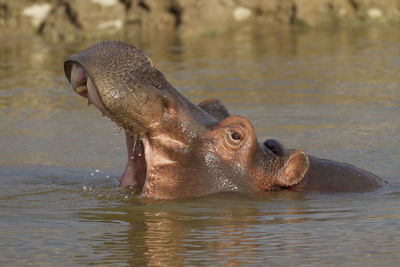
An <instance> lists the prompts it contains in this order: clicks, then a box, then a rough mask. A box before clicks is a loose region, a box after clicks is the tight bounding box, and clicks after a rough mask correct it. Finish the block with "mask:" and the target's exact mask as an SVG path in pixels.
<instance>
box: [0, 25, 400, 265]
mask: <svg viewBox="0 0 400 267" xmlns="http://www.w3.org/2000/svg"><path fill="white" fill-rule="evenodd" d="M0 40H1V42H0V58H1V59H2V60H1V61H0V117H1V120H0V135H1V144H0V152H1V154H2V157H1V158H0V164H1V166H2V167H0V181H1V185H2V186H1V187H0V212H1V214H2V216H1V219H0V240H1V242H0V248H1V250H0V251H1V252H0V265H7V264H10V265H13V264H15V263H17V264H18V265H25V264H29V263H31V264H34V265H39V264H46V265H55V264H57V265H77V264H93V263H102V264H110V265H111V264H113V265H115V264H116V265H132V266H142V265H150V266H180V265H212V266H215V265H223V266H225V265H231V266H237V265H260V264H262V263H264V264H266V263H269V264H271V265H297V264H310V265H321V264H332V265H333V264H335V265H337V264H343V265H352V264H353V265H357V266H359V265H362V264H363V265H371V266H376V265H385V266H390V265H393V266H395V265H397V264H398V262H400V258H399V255H398V251H399V250H400V242H399V241H400V240H399V237H398V235H396V234H394V233H396V232H397V231H398V228H399V226H400V223H399V222H400V220H399V219H400V208H399V207H400V194H399V193H398V192H399V190H398V188H397V187H396V186H398V183H399V179H400V178H399V175H398V173H400V164H399V162H400V144H399V142H398V140H399V137H400V93H399V88H400V83H399V79H398V77H399V76H398V73H400V49H399V47H400V32H399V31H394V30H393V29H390V28H388V29H379V28H371V29H349V30H346V31H324V32H322V31H310V32H285V31H284V32H268V33H265V32H264V33H263V32H257V33H252V32H242V33H239V34H236V35H234V36H230V35H227V36H214V37H208V38H204V39H201V40H192V41H191V40H174V39H173V38H171V39H170V40H169V42H153V43H140V44H139V45H140V46H141V48H143V49H144V50H145V51H146V53H147V54H148V55H149V56H150V57H151V58H152V59H153V61H154V62H155V64H156V66H157V67H158V68H159V69H160V70H161V71H162V72H163V73H164V74H165V75H166V77H167V79H168V80H169V81H170V82H171V83H172V84H173V85H174V86H176V87H177V88H178V89H179V90H180V91H182V92H183V94H185V95H186V96H187V97H188V98H189V99H190V100H192V101H193V102H200V101H201V100H203V99H204V98H208V97H216V98H219V99H221V100H222V101H223V102H224V103H226V105H227V106H228V108H229V109H230V110H231V112H232V113H233V114H238V115H244V116H246V117H248V118H249V119H250V120H251V121H252V122H253V124H254V126H255V128H256V132H257V135H258V137H259V139H260V141H262V140H264V139H265V138H271V137H272V138H277V139H279V140H280V141H281V142H282V143H283V144H285V145H286V146H287V147H296V148H302V149H304V150H306V151H309V152H311V153H312V154H315V155H318V156H323V157H329V158H333V159H337V160H341V161H346V162H349V163H352V164H355V165H358V166H360V167H363V168H366V169H368V170H370V171H373V172H375V173H377V174H378V175H380V176H381V177H383V178H384V179H386V180H388V181H389V182H390V183H391V184H393V185H394V186H395V187H393V188H388V189H387V190H384V191H382V192H377V193H368V194H338V195H335V194H333V195H319V194H308V195H304V194H298V193H291V192H269V193H265V194H258V195H252V196H249V195H236V194H221V195H215V196H208V197H203V198H197V199H186V200H179V201H149V200H141V199H137V198H136V197H135V196H134V195H132V194H131V192H129V190H128V191H126V190H119V189H118V188H117V187H116V185H117V180H118V176H119V175H120V174H121V172H122V169H123V167H124V161H125V150H124V137H123V135H122V134H121V131H120V129H118V128H117V127H115V126H114V125H113V123H111V122H110V121H109V120H108V119H106V118H103V117H101V116H100V114H99V112H98V111H97V110H95V109H94V108H87V103H86V102H85V100H84V99H81V98H79V97H77V96H76V95H75V94H74V93H73V92H72V90H70V89H69V88H68V87H69V86H68V83H67V81H66V79H65V78H64V74H63V66H62V63H63V60H64V59H65V58H66V57H67V56H68V55H70V54H72V53H75V52H77V51H80V50H81V49H83V48H85V47H87V46H89V45H90V44H91V43H64V44H58V43H57V44H51V43H46V42H44V41H41V40H29V45H27V40H8V39H6V38H4V37H0Z"/></svg>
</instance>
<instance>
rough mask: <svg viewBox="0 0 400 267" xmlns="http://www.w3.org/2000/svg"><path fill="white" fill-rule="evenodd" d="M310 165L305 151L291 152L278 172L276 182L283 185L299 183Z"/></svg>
mask: <svg viewBox="0 0 400 267" xmlns="http://www.w3.org/2000/svg"><path fill="white" fill-rule="evenodd" d="M309 166H310V163H309V159H308V156H307V154H306V153H305V152H304V151H301V150H295V151H293V152H291V153H290V154H289V156H288V157H287V159H286V160H285V163H284V166H283V167H282V169H281V171H280V172H279V174H278V177H277V180H276V184H277V185H279V186H282V187H288V186H292V185H295V184H298V183H299V182H300V181H301V180H302V179H303V178H304V175H305V174H306V172H307V170H308V167H309Z"/></svg>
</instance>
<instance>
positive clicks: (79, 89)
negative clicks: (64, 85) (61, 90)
mask: <svg viewBox="0 0 400 267" xmlns="http://www.w3.org/2000/svg"><path fill="white" fill-rule="evenodd" d="M75 91H76V92H77V93H78V94H80V93H82V92H85V91H87V87H86V85H82V86H79V87H78V88H76V89H75Z"/></svg>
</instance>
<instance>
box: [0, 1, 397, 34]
mask: <svg viewBox="0 0 400 267" xmlns="http://www.w3.org/2000/svg"><path fill="white" fill-rule="evenodd" d="M399 23H400V0H252V1H246V0H212V1H211V0H18V1H16V0H0V32H2V33H3V34H7V33H13V34H15V33H19V34H30V35H40V36H44V37H46V38H50V39H54V40H75V39H87V38H99V37H111V36H112V37H115V36H117V37H126V36H130V37H132V36H134V37H140V38H146V36H151V35H159V34H178V35H180V36H186V37H188V36H189V37H190V36H199V35H205V34H215V33H220V32H225V31H230V30H235V29H237V28H240V27H253V28H255V27H257V28H260V27H261V28H269V27H282V26H284V27H311V28H313V27H319V26H327V25H328V26H330V25H335V26H341V25H349V24H350V25H353V24H373V25H375V24H396V25H397V27H398V24H399Z"/></svg>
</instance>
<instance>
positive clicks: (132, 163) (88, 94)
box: [70, 64, 147, 190]
mask: <svg viewBox="0 0 400 267" xmlns="http://www.w3.org/2000/svg"><path fill="white" fill-rule="evenodd" d="M70 78H71V79H70V81H71V86H72V88H73V89H74V91H77V90H76V89H77V88H79V87H81V86H83V85H86V86H87V90H86V91H83V92H80V93H78V92H77V93H78V94H79V95H80V96H82V97H85V98H87V99H88V101H89V102H90V103H92V104H93V105H95V106H96V107H97V108H98V109H99V110H100V111H101V112H102V113H103V114H104V115H106V116H107V117H108V118H110V119H111V120H112V121H114V122H115V123H117V125H119V126H121V124H120V123H119V122H118V121H117V120H116V119H115V118H114V117H113V116H112V115H111V114H110V112H108V110H107V109H106V108H105V107H104V105H103V103H102V102H101V99H100V96H99V95H98V92H97V88H96V86H95V84H94V83H93V81H92V80H91V78H90V77H89V76H88V75H87V72H86V71H85V69H84V68H83V67H82V66H80V65H78V64H74V65H73V67H72V70H71V77H70ZM125 136H126V149H127V154H128V159H127V164H126V168H125V171H124V173H123V174H122V176H121V178H120V181H119V186H121V187H126V186H139V188H140V190H142V189H143V186H144V184H145V181H146V176H147V164H146V159H145V154H144V150H145V149H144V144H143V142H142V140H141V138H140V137H139V136H138V135H137V134H131V133H129V132H128V131H126V130H125Z"/></svg>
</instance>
